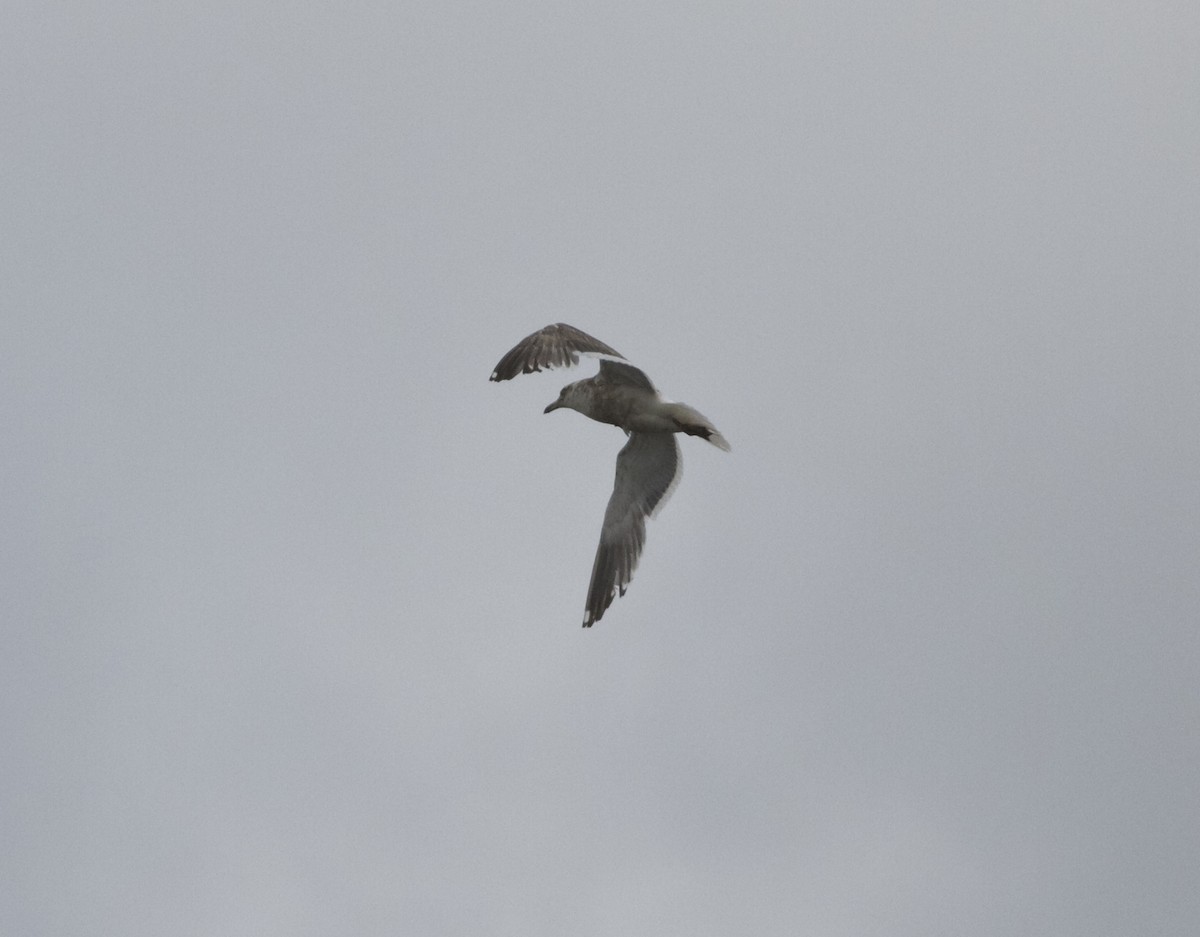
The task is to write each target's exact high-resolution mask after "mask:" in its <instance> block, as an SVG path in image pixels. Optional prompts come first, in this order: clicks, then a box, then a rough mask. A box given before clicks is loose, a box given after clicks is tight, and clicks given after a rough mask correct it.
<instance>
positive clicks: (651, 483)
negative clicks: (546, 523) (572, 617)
mask: <svg viewBox="0 0 1200 937" xmlns="http://www.w3.org/2000/svg"><path fill="white" fill-rule="evenodd" d="M682 475H683V459H682V458H681V457H680V454H679V442H678V441H677V440H676V438H675V434H674V433H632V434H630V436H629V441H628V442H627V443H625V446H624V448H623V449H622V450H621V452H620V453H619V454H618V455H617V474H616V480H615V482H614V483H613V493H612V497H611V498H609V499H608V508H607V509H606V510H605V511H604V526H603V527H602V528H601V529H600V545H599V546H598V547H597V548H596V559H595V562H593V564H592V581H591V584H590V585H589V586H588V596H587V606H586V607H585V609H584V615H583V627H585V628H590V627H591V626H592V625H594V624H595V623H596V622H598V621H599V620H600V618H601V617H602V616H603V615H604V612H605V610H606V609H607V608H608V607H609V606H610V605H611V604H612V601H613V599H614V598H616V596H617V594H618V593H620V594H621V595H624V594H625V589H626V588H627V587H628V585H629V582H630V580H632V579H633V572H634V570H635V569H636V568H637V564H638V559H639V557H640V556H641V555H642V547H643V546H644V545H645V542H646V518H647V517H652V516H653V515H654V514H655V513H656V512H657V511H658V510H659V509H660V508H661V507H662V506H663V505H664V504H666V502H667V498H669V497H670V496H671V492H672V491H674V490H675V486H676V485H677V484H679V479H680V477H681V476H682Z"/></svg>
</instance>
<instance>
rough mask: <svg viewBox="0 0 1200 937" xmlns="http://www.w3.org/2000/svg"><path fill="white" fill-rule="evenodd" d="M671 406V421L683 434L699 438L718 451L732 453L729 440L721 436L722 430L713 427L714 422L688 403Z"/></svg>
mask: <svg viewBox="0 0 1200 937" xmlns="http://www.w3.org/2000/svg"><path fill="white" fill-rule="evenodd" d="M669 406H670V412H671V419H673V420H674V421H675V423H676V425H677V426H678V427H679V431H680V432H681V433H687V434H688V435H689V436H699V437H700V438H701V439H703V440H705V441H706V442H710V443H712V444H713V445H714V446H716V447H717V448H718V449H723V450H725V451H726V452H729V451H731V447H730V445H729V442H728V440H726V439H725V437H724V436H722V435H721V432H720V430H718V429H717V428H716V427H715V426H713V424H712V421H711V420H710V419H709V418H708V417H706V416H705V415H704V414H703V413H701V412H700V411H699V410H697V409H696V408H695V407H689V406H688V405H687V404H686V403H672V404H670V405H669Z"/></svg>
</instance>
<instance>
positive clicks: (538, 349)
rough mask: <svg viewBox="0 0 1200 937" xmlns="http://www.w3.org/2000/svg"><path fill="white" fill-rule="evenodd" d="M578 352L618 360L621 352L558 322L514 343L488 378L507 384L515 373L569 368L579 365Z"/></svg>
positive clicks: (585, 333)
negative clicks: (609, 356)
mask: <svg viewBox="0 0 1200 937" xmlns="http://www.w3.org/2000/svg"><path fill="white" fill-rule="evenodd" d="M581 353H583V354H598V355H611V356H612V357H613V358H617V359H621V353H620V352H618V351H616V350H615V349H613V348H610V347H609V346H608V345H605V344H604V342H602V341H600V340H599V339H598V338H592V336H590V335H588V334H587V332H581V331H579V329H577V328H575V327H574V326H572V325H566V324H565V323H562V322H558V323H556V324H554V325H548V326H546V327H545V328H544V329H539V330H538V331H536V332H534V333H533V334H532V335H528V336H526V337H525V338H523V339H521V340H520V341H519V342H517V344H516V347H514V348H513V350H512V351H510V352H509V353H508V354H507V355H505V356H504V357H503V358H501V359H500V363H499V364H498V365H496V369H495V370H494V371H493V372H492V377H491V379H492V380H493V381H507V380H511V379H512V378H514V377H516V376H517V375H518V374H530V373H532V372H534V371H540V370H542V369H543V368H564V367H569V366H570V365H573V364H579V355H580V354H581ZM621 360H623V359H621ZM630 367H632V365H630Z"/></svg>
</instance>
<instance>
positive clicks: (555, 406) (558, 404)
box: [542, 400, 562, 413]
mask: <svg viewBox="0 0 1200 937" xmlns="http://www.w3.org/2000/svg"><path fill="white" fill-rule="evenodd" d="M561 406H562V401H561V400H556V401H554V403H552V404H550V406H548V407H547V408H546V409H545V410H543V411H542V412H543V413H549V412H550V411H551V410H557V409H558V408H559V407H561Z"/></svg>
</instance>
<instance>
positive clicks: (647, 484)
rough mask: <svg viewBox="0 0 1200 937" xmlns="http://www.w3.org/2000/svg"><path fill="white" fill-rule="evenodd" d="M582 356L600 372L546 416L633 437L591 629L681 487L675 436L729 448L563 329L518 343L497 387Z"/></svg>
mask: <svg viewBox="0 0 1200 937" xmlns="http://www.w3.org/2000/svg"><path fill="white" fill-rule="evenodd" d="M580 355H588V356H590V357H595V358H599V359H600V373H598V374H597V375H596V376H595V377H591V378H587V379H585V380H582V381H576V382H575V383H573V384H568V385H567V386H566V387H564V388H563V389H562V391H561V393H559V395H558V399H557V400H556V401H554V403H552V404H550V405H549V406H548V407H546V410H545V412H546V413H549V412H550V411H552V410H558V409H560V408H563V407H567V408H570V409H572V410H578V411H579V412H580V413H582V414H583V415H584V416H586V417H590V418H591V419H593V420H597V421H599V422H601V423H611V424H612V425H614V426H619V427H621V429H623V430H624V431H625V432H626V433H627V434H628V435H629V441H628V442H627V443H625V446H624V448H623V449H621V451H620V453H618V455H617V472H616V479H615V481H614V484H613V493H612V497H610V498H609V501H608V508H607V509H606V510H605V512H604V524H603V526H602V527H601V529H600V544H599V546H598V547H597V548H596V559H595V562H594V563H593V564H592V578H591V583H590V585H589V586H588V596H587V604H586V606H585V609H584V617H583V626H584V627H585V628H590V627H591V626H592V625H594V624H595V623H596V622H598V621H599V620H600V618H601V616H603V614H604V612H605V610H607V608H608V607H609V605H611V604H612V601H613V599H614V598H615V597H616V596H617V595H618V594H620V595H624V594H625V590H626V588H628V586H629V582H630V580H632V579H633V573H634V570H635V569H636V568H637V563H638V559H639V558H640V557H641V553H642V547H643V545H644V544H645V542H646V518H647V517H653V516H654V514H655V513H656V512H657V511H658V510H659V509H661V508H662V506H663V505H664V504H665V503H666V501H667V498H669V497H670V495H671V492H672V491H673V490H674V488H675V485H677V484H678V483H679V478H680V476H681V475H682V472H683V462H682V459H681V458H680V453H679V443H678V442H677V441H676V438H675V434H676V433H686V434H688V435H691V436H699V437H700V438H701V439H704V440H707V441H708V442H710V443H712V444H713V445H714V446H716V447H718V448H719V449H724V450H725V451H726V452H728V451H729V443H728V442H726V441H725V437H724V436H722V435H721V434H720V433H719V432H718V431H717V428H716V427H715V426H713V425H712V423H711V422H710V421H709V420H708V419H707V418H706V417H704V416H703V415H702V414H701V413H700V412H699V411H697V410H695V409H693V408H692V407H689V406H688V405H687V404H683V403H673V402H671V401H668V400H663V399H662V397H660V396H659V394H658V391H656V390H655V389H654V385H653V384H652V383H651V382H650V379H649V378H648V377H646V375H645V373H644V372H643V371H642V370H641V369H639V368H637V367H635V366H633V365H632V364H630V363H629V362H628V361H626V360H625V359H624V358H623V357H621V355H620V354H619V353H618V352H617V351H615V350H614V349H613V348H611V347H610V346H608V345H606V344H604V342H602V341H600V340H598V339H595V338H592V336H590V335H588V334H587V333H586V332H581V331H580V330H579V329H577V328H575V327H573V326H570V325H566V324H564V323H561V322H559V323H557V324H555V325H548V326H546V327H545V328H544V329H541V330H539V331H537V332H534V333H533V334H532V335H529V336H526V337H525V338H524V339H522V340H521V341H520V342H518V343H517V345H516V347H514V348H513V349H512V350H511V351H510V352H509V353H508V354H506V355H505V356H504V357H503V358H501V359H500V363H499V364H497V365H496V368H495V370H494V371H492V376H491V380H493V381H507V380H510V379H511V378H514V377H516V376H517V375H518V374H529V373H532V372H534V371H541V370H543V369H544V368H556V367H567V366H570V365H574V364H578V363H579V356H580Z"/></svg>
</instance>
